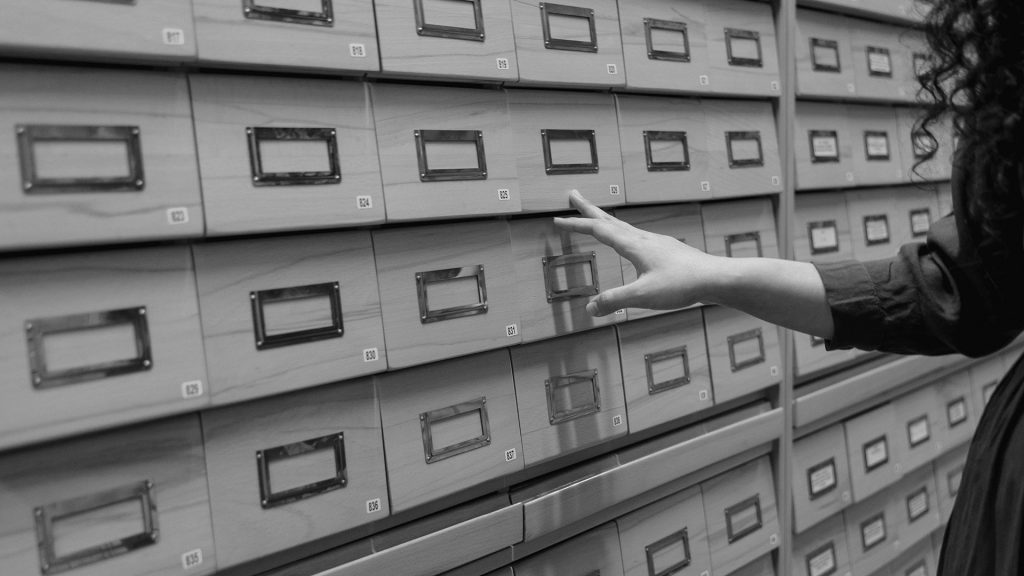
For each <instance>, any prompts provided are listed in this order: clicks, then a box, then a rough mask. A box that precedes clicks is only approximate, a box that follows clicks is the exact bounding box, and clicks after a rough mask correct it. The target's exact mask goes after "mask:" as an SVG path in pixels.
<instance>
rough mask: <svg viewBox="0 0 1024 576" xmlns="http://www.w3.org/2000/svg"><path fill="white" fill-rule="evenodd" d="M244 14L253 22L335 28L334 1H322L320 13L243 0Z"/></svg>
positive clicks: (254, 0) (253, 0)
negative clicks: (265, 21)
mask: <svg viewBox="0 0 1024 576" xmlns="http://www.w3.org/2000/svg"><path fill="white" fill-rule="evenodd" d="M242 13H243V14H244V15H245V17H246V18H249V19H251V20H269V21H272V22H284V23H287V24H307V25H309V26H328V27H333V26H334V6H333V4H332V0H320V11H319V12H310V11H308V10H292V9H289V8H274V7H271V6H263V5H260V4H257V3H256V0H242Z"/></svg>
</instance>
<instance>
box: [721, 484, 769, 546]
mask: <svg viewBox="0 0 1024 576" xmlns="http://www.w3.org/2000/svg"><path fill="white" fill-rule="evenodd" d="M750 508H753V509H754V512H755V515H756V518H757V520H756V521H755V522H753V523H751V524H750V525H749V526H744V527H742V528H740V529H738V530H737V529H736V526H734V525H733V516H736V515H739V514H740V513H742V512H745V511H747V510H749V509H750ZM762 526H764V518H763V517H762V516H761V495H760V494H754V495H753V496H751V497H750V498H747V499H746V500H744V501H742V502H740V503H738V504H734V505H732V506H729V507H728V508H726V509H725V532H726V536H728V539H729V544H732V543H733V542H735V541H737V540H739V539H741V538H743V537H744V536H749V535H750V534H753V533H754V532H757V531H758V530H760V529H761V527H762Z"/></svg>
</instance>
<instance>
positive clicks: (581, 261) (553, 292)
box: [541, 252, 600, 302]
mask: <svg viewBox="0 0 1024 576" xmlns="http://www.w3.org/2000/svg"><path fill="white" fill-rule="evenodd" d="M541 266H543V268H544V286H545V287H546V289H547V297H548V302H558V301H561V300H569V299H571V298H580V297H584V296H594V295H596V294H597V293H598V292H599V291H600V288H599V287H598V278H597V253H596V252H589V253H587V254H562V255H561V256H545V257H544V258H541ZM575 266H586V268H584V269H581V270H580V271H578V272H577V273H575V274H571V271H570V270H569V268H570V267H575ZM560 270H562V271H564V272H565V275H566V285H565V287H564V288H563V287H560V282H559V280H560V276H559V271H560ZM588 273H589V274H588Z"/></svg>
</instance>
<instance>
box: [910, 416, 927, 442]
mask: <svg viewBox="0 0 1024 576" xmlns="http://www.w3.org/2000/svg"><path fill="white" fill-rule="evenodd" d="M922 422H923V423H924V430H925V434H924V437H923V438H917V439H916V441H915V438H914V434H913V430H914V427H915V426H918V425H920V424H921V423H922ZM931 439H932V427H931V423H929V422H928V415H927V414H925V415H924V416H920V417H918V418H915V419H913V420H911V421H910V422H907V444H909V445H910V447H911V448H917V447H918V446H920V445H921V444H924V443H925V442H927V441H929V440H931Z"/></svg>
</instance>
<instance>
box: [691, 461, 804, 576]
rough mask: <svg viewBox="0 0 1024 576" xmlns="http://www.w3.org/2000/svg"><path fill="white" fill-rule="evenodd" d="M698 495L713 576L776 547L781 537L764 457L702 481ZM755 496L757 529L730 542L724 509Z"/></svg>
mask: <svg viewBox="0 0 1024 576" xmlns="http://www.w3.org/2000/svg"><path fill="white" fill-rule="evenodd" d="M701 492H702V493H703V495H704V510H705V514H706V515H707V520H708V547H709V548H710V549H711V566H712V567H713V570H714V572H715V573H716V574H729V573H731V572H732V571H734V570H736V569H738V568H740V567H741V566H745V565H746V564H749V563H750V562H751V561H753V560H755V559H757V558H758V557H759V556H762V555H764V554H767V553H769V552H771V551H772V550H774V549H775V548H776V547H778V545H779V542H780V538H781V537H783V536H782V535H781V534H779V522H778V509H777V508H776V507H775V486H774V483H773V481H772V465H771V462H770V461H769V460H768V457H767V456H763V457H761V458H758V459H757V460H754V461H753V462H750V463H748V464H744V465H743V466H740V467H739V468H735V469H733V470H731V471H729V472H726V473H725V474H722V475H721V476H718V477H716V478H713V479H711V480H708V481H707V482H704V483H703V484H702V485H701ZM755 495H757V496H758V497H759V498H760V501H761V522H762V525H761V527H760V528H758V529H757V530H756V531H754V532H751V533H750V534H747V535H746V536H744V537H742V538H739V539H737V540H733V541H732V542H730V541H729V536H728V534H727V533H726V517H725V509H726V508H728V507H730V506H734V505H736V504H739V503H741V502H743V501H744V500H746V499H747V498H750V497H753V496H755ZM787 536H788V535H787Z"/></svg>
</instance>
